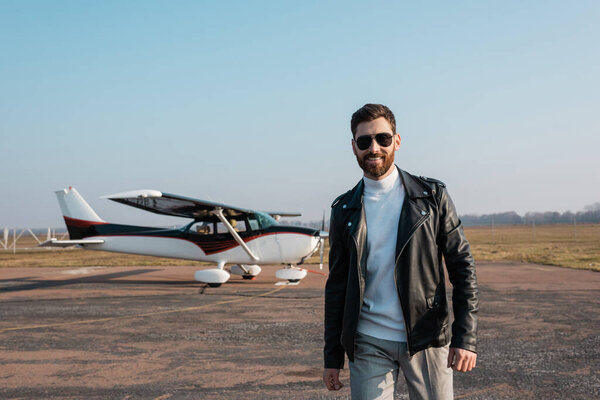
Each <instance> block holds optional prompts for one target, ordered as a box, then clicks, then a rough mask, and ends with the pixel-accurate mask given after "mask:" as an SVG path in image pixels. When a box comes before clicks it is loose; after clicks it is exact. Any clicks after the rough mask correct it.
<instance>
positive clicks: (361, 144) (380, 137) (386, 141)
mask: <svg viewBox="0 0 600 400" xmlns="http://www.w3.org/2000/svg"><path fill="white" fill-rule="evenodd" d="M393 137H394V136H393V135H390V134H389V133H378V134H377V135H375V141H377V144H378V145H380V146H381V147H388V146H390V145H391V144H392V138H393ZM355 141H356V145H357V146H358V148H359V149H360V150H367V149H368V148H369V147H371V143H372V142H373V136H367V135H365V136H360V137H358V138H357V139H356V140H355Z"/></svg>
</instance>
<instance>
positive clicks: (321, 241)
mask: <svg viewBox="0 0 600 400" xmlns="http://www.w3.org/2000/svg"><path fill="white" fill-rule="evenodd" d="M328 236H329V232H325V210H323V223H322V224H321V232H319V254H320V255H321V263H320V264H319V269H323V256H324V255H325V238H326V237H328Z"/></svg>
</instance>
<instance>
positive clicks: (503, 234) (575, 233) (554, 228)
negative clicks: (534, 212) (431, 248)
mask: <svg viewBox="0 0 600 400" xmlns="http://www.w3.org/2000/svg"><path fill="white" fill-rule="evenodd" d="M465 233H466V235H467V238H468V239H469V242H470V243H471V248H472V251H473V256H474V257H475V259H476V260H486V261H522V262H530V263H536V264H547V265H557V266H562V267H570V268H579V269H591V270H595V271H600V224H586V225H577V226H573V225H541V226H540V225H537V226H535V227H533V226H523V225H516V226H502V227H494V228H493V229H492V227H469V228H465Z"/></svg>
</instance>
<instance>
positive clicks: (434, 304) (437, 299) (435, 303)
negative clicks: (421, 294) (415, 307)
mask: <svg viewBox="0 0 600 400" xmlns="http://www.w3.org/2000/svg"><path fill="white" fill-rule="evenodd" d="M441 303H442V302H441V296H440V295H439V294H436V295H435V296H431V297H429V298H427V308H429V309H434V308H439V307H440V304H441Z"/></svg>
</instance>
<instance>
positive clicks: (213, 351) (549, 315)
mask: <svg viewBox="0 0 600 400" xmlns="http://www.w3.org/2000/svg"><path fill="white" fill-rule="evenodd" d="M277 268H278V267H265V268H263V273H262V274H261V275H260V276H259V277H258V278H257V279H256V280H254V281H242V280H241V279H240V278H238V277H236V276H233V277H232V279H231V280H230V281H229V282H228V283H227V284H225V285H223V286H222V287H220V288H207V287H205V285H203V284H200V283H198V282H194V281H193V280H192V279H193V273H194V271H195V268H194V267H126V268H125V267H123V268H115V267H110V268H108V267H106V268H105V267H96V268H79V269H77V268H76V269H73V268H30V269H24V268H5V269H0V398H2V399H19V398H23V399H33V398H36V399H40V398H53V399H57V398H61V399H81V398H86V399H161V400H162V399H238V398H244V399H347V398H349V390H348V386H349V381H348V372H347V370H344V371H343V372H342V380H343V382H345V384H346V386H345V387H344V388H343V389H342V390H340V391H339V392H335V393H329V392H327V391H326V389H324V387H323V384H322V382H321V374H322V357H321V354H322V346H323V341H322V331H323V323H322V319H323V287H324V284H325V277H324V276H322V275H319V274H313V273H311V274H309V275H308V277H307V278H306V279H305V280H303V281H302V282H301V283H300V284H299V285H297V286H277V285H275V283H276V282H277V280H276V278H275V276H274V275H275V270H276V269H277ZM309 268H310V269H313V270H318V266H316V267H315V266H309ZM477 268H478V269H477V273H478V279H479V287H480V299H481V300H480V307H481V311H480V328H479V348H478V353H479V355H478V357H479V358H478V363H477V368H476V369H475V370H474V371H472V372H470V373H466V374H457V373H455V375H454V382H455V384H454V386H455V398H456V399H593V398H600V378H599V373H598V371H599V370H600V361H599V360H600V357H599V355H600V318H599V316H600V311H599V310H600V308H599V305H600V273H597V272H592V271H581V270H572V269H566V268H557V267H550V266H541V265H529V264H507V263H503V264H499V263H495V264H492V263H479V264H478V267H477ZM400 389H401V390H400V393H399V398H402V399H406V398H408V397H407V395H405V394H404V393H405V391H404V388H403V387H401V388H400Z"/></svg>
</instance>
